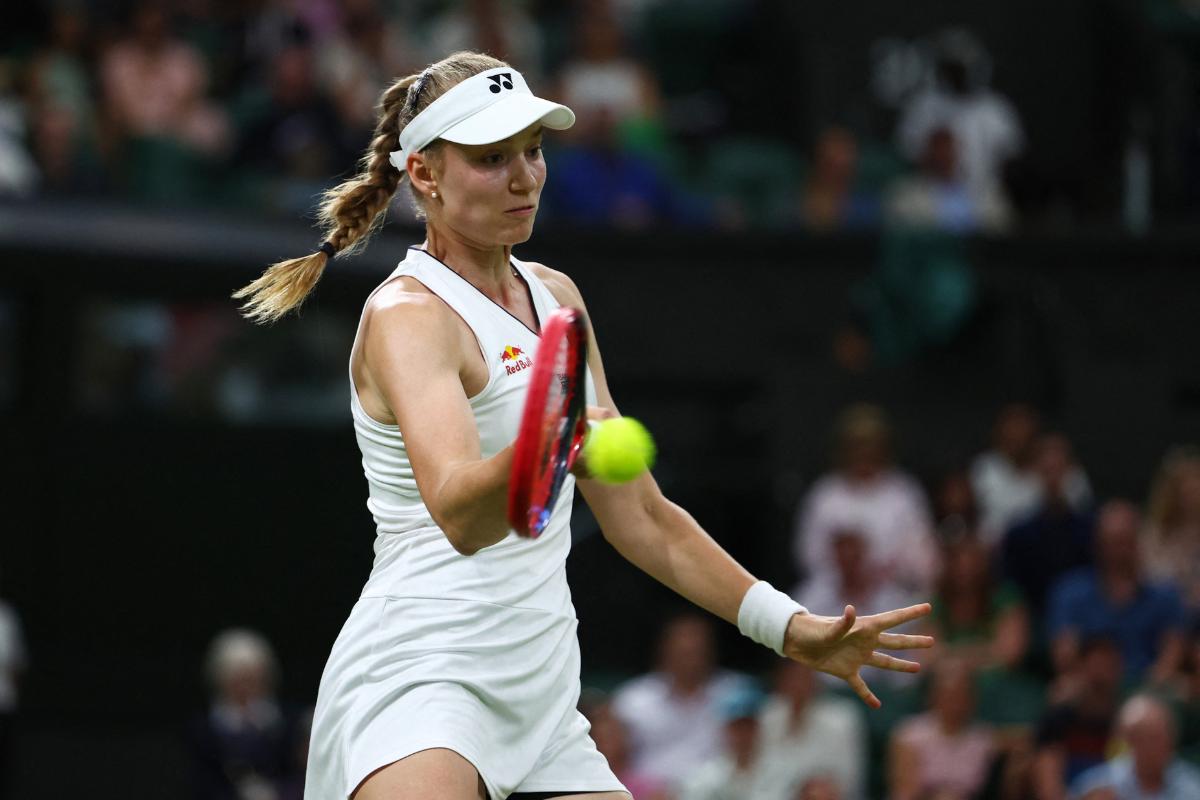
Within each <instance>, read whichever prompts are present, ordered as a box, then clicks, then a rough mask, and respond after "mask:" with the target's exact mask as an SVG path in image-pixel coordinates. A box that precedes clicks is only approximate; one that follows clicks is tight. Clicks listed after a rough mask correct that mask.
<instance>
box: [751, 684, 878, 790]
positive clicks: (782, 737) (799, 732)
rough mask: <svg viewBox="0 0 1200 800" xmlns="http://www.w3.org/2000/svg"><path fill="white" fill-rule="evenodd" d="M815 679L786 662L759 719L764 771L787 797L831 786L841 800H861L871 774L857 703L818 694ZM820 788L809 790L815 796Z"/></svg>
mask: <svg viewBox="0 0 1200 800" xmlns="http://www.w3.org/2000/svg"><path fill="white" fill-rule="evenodd" d="M818 692H819V687H818V684H817V680H816V674H815V673H814V672H813V671H812V670H810V669H808V668H807V667H804V666H801V665H800V664H798V663H796V662H795V661H782V662H780V664H779V666H778V668H777V669H776V672H775V691H774V693H773V694H772V695H771V696H770V697H769V698H768V699H767V701H766V705H765V706H764V708H763V710H762V713H761V714H760V715H759V723H760V726H759V736H760V747H761V751H762V756H761V758H762V760H763V769H764V770H765V771H767V772H769V773H771V774H772V776H777V777H773V778H772V780H771V784H772V785H782V786H787V787H789V789H790V791H789V794H788V797H789V798H790V797H794V796H795V794H796V789H797V788H800V789H801V790H802V791H801V792H800V793H801V795H803V788H804V787H805V786H806V785H808V784H814V787H815V784H816V783H818V782H821V781H828V782H829V783H830V784H832V788H833V790H834V791H835V792H836V795H835V796H837V797H845V798H859V797H862V796H863V795H862V792H863V788H864V787H863V776H864V775H865V774H866V771H867V759H866V744H867V732H866V730H865V726H864V724H863V718H862V715H861V713H860V712H859V710H858V708H857V707H855V705H854V704H853V702H851V701H848V700H845V699H842V698H839V697H834V696H829V695H821V694H819V693H818ZM816 791H817V788H813V789H811V792H816Z"/></svg>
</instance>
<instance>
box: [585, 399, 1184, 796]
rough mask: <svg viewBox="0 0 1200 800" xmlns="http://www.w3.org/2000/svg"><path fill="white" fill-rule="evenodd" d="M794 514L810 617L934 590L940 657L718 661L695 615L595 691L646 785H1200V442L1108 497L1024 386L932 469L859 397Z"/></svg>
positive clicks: (900, 791)
mask: <svg viewBox="0 0 1200 800" xmlns="http://www.w3.org/2000/svg"><path fill="white" fill-rule="evenodd" d="M836 438H837V443H836V455H835V463H834V465H833V468H832V470H831V471H830V472H829V473H828V474H826V475H824V476H822V477H820V478H818V479H817V480H816V481H815V482H814V483H813V484H812V486H811V487H810V488H809V490H808V492H807V495H806V497H805V498H804V500H803V502H802V504H801V506H800V508H799V511H798V514H797V518H796V527H795V538H794V541H795V549H794V555H795V565H796V568H797V573H798V574H799V575H800V576H801V579H800V581H799V582H798V584H797V585H796V586H795V588H794V590H793V592H792V594H793V595H794V596H795V598H796V599H797V600H798V601H800V602H801V603H803V604H804V605H805V606H807V607H808V608H809V609H810V610H811V611H812V612H813V613H817V614H825V615H837V614H840V613H841V611H842V608H843V607H844V605H845V604H846V603H852V604H854V606H855V608H856V609H857V611H858V612H859V613H860V614H872V613H878V612H882V611H885V610H889V609H892V608H896V607H900V606H903V605H907V604H909V603H912V602H920V601H922V600H925V599H929V600H931V601H932V603H933V614H932V615H931V617H930V618H929V619H928V621H927V622H925V623H923V624H913V625H912V626H911V630H912V631H914V632H915V631H920V632H927V633H931V634H933V635H934V636H935V637H937V640H938V644H937V646H936V647H935V648H934V649H933V650H932V651H928V652H927V653H924V654H922V655H921V656H918V658H920V660H921V661H922V662H923V670H922V673H921V674H920V675H908V674H904V673H889V672H883V671H880V670H875V669H866V670H864V677H865V678H866V679H867V681H868V683H869V684H870V685H872V687H873V688H874V689H875V691H876V692H877V693H878V694H879V696H880V697H881V699H883V701H884V707H883V709H881V710H879V711H872V712H867V711H866V710H865V708H864V707H863V706H862V704H861V703H860V702H859V701H858V700H857V699H856V698H854V696H853V695H852V694H850V693H849V692H848V690H846V689H845V687H844V686H840V685H839V682H837V681H834V680H827V679H825V676H821V675H815V674H813V673H812V672H810V671H809V670H807V669H805V668H803V667H801V666H799V665H797V664H794V663H780V664H779V665H778V667H777V668H776V670H775V672H774V673H773V674H771V675H768V676H765V681H762V680H759V679H756V678H755V677H753V676H746V675H739V674H736V673H731V672H727V671H723V670H721V669H720V668H719V667H718V666H717V664H718V657H717V654H716V652H715V639H714V637H713V633H712V630H711V629H710V625H709V622H708V621H706V620H705V619H704V618H701V617H696V616H685V617H681V618H678V619H674V620H672V621H671V622H669V624H668V625H667V626H666V628H665V629H664V632H663V634H662V637H661V640H660V644H659V652H658V662H657V667H656V669H655V671H654V672H651V673H649V674H647V675H643V676H641V677H637V678H634V679H633V680H631V681H629V682H627V683H625V684H623V685H621V686H619V687H617V689H616V690H615V692H614V693H613V694H612V695H611V697H608V698H605V697H599V696H596V697H591V698H585V702H584V707H585V710H586V711H587V713H588V716H589V718H591V719H592V721H593V729H594V730H598V733H597V736H596V741H597V744H598V746H599V747H600V748H601V749H602V750H603V751H604V752H605V753H606V754H607V755H608V756H609V758H610V761H611V763H613V764H614V766H615V767H616V768H617V770H618V774H620V775H622V776H623V778H624V779H625V780H626V782H627V785H628V786H629V787H630V789H631V790H632V791H633V793H634V796H635V798H639V800H640V798H659V799H661V798H672V799H673V800H724V799H725V798H730V799H732V798H755V800H815V799H816V798H822V800H833V798H843V799H847V800H849V799H853V798H866V797H878V798H885V797H886V798H891V799H892V800H927V799H933V798H936V799H937V800H968V799H969V798H1011V799H1012V800H1026V799H1028V798H1033V799H1034V800H1067V798H1072V799H1073V798H1082V799H1085V800H1140V798H1164V799H1166V798H1170V800H1186V799H1187V798H1197V797H1200V694H1198V690H1200V450H1197V449H1194V448H1178V449H1175V450H1172V451H1171V452H1169V453H1168V454H1166V456H1165V457H1164V459H1163V462H1162V465H1161V468H1160V470H1159V472H1158V474H1157V475H1156V476H1154V477H1153V480H1152V481H1151V486H1150V488H1149V492H1148V496H1147V498H1146V499H1145V502H1144V503H1142V502H1135V501H1133V500H1129V499H1124V498H1097V497H1095V495H1094V494H1093V491H1092V488H1091V485H1090V483H1089V480H1088V476H1087V470H1086V468H1085V465H1083V464H1081V463H1080V462H1079V461H1078V459H1077V458H1076V456H1075V454H1074V452H1073V450H1072V447H1071V443H1070V441H1069V440H1068V439H1067V437H1066V436H1064V435H1063V434H1062V433H1061V432H1058V431H1054V430H1048V429H1044V428H1043V426H1042V421H1041V420H1040V418H1039V415H1038V414H1037V412H1036V411H1035V410H1034V409H1032V408H1031V407H1029V406H1026V405H1022V404H1014V405H1010V406H1008V407H1006V408H1004V409H1003V410H1002V411H1001V412H1000V413H999V414H998V417H997V419H996V421H995V426H994V438H993V441H992V443H991V446H990V447H988V448H987V449H986V450H984V451H983V452H980V453H979V454H978V455H977V456H976V457H975V458H974V459H973V460H972V461H971V463H969V464H964V465H963V466H962V468H961V469H958V470H955V471H953V472H951V473H949V474H947V475H945V476H942V477H941V478H940V479H939V480H937V481H935V482H933V483H932V485H931V489H930V490H929V491H926V488H925V484H924V483H922V482H921V481H919V480H917V479H916V478H915V477H914V476H912V475H910V474H908V473H907V472H905V471H904V469H903V468H902V467H901V466H899V464H898V463H897V461H896V459H895V455H894V453H893V452H892V447H891V431H890V428H889V424H888V420H887V418H886V415H885V414H884V412H883V411H882V410H881V409H879V408H877V407H873V406H870V405H856V406H853V407H850V408H848V409H846V410H845V411H844V413H843V414H842V417H841V419H840V421H839V424H838V428H837V437H836Z"/></svg>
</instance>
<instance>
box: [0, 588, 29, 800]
mask: <svg viewBox="0 0 1200 800" xmlns="http://www.w3.org/2000/svg"><path fill="white" fill-rule="evenodd" d="M26 665H27V657H26V654H25V640H24V638H23V637H22V635H21V621H20V619H19V618H18V617H17V612H16V611H15V610H14V609H13V607H12V606H10V605H9V604H8V603H5V602H4V601H2V600H0V798H7V797H8V796H9V794H8V792H9V789H10V788H11V784H12V779H13V778H12V776H13V772H12V764H13V763H14V762H13V760H12V752H13V745H14V743H15V732H14V724H15V723H14V721H15V719H16V713H17V687H18V683H19V681H20V678H21V673H22V672H24V671H25V668H26Z"/></svg>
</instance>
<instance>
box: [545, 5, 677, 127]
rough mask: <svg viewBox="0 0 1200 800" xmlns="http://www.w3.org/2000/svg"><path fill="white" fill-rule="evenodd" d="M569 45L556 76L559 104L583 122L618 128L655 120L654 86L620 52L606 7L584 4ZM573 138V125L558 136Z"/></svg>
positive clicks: (624, 50) (629, 57)
mask: <svg viewBox="0 0 1200 800" xmlns="http://www.w3.org/2000/svg"><path fill="white" fill-rule="evenodd" d="M575 43H576V47H575V54H574V57H573V58H572V59H571V60H569V61H567V62H566V64H564V65H563V67H562V69H561V71H560V77H559V89H558V94H559V95H560V99H561V101H562V102H563V103H565V104H566V105H568V106H570V107H571V109H572V110H573V111H574V112H575V113H576V114H577V115H580V116H582V117H583V118H584V121H585V122H587V121H588V120H595V119H604V120H605V121H606V122H607V123H609V124H612V125H614V126H615V127H617V128H618V129H620V128H621V127H622V126H624V125H625V124H627V123H630V122H638V121H643V120H653V119H655V118H657V117H658V113H659V103H660V99H659V91H658V84H657V82H656V81H655V80H654V76H653V75H652V74H651V73H650V71H649V70H647V69H646V67H645V66H644V65H643V64H642V63H641V62H640V61H639V60H638V59H636V58H634V57H633V56H632V55H631V54H630V53H629V51H628V49H627V48H626V47H625V42H624V41H623V35H622V32H621V28H620V26H619V25H618V23H617V20H616V16H615V12H613V10H612V9H611V8H610V7H609V6H608V5H607V4H606V3H600V2H595V0H592V2H588V3H586V4H584V10H583V11H582V12H581V14H580V16H579V19H578V22H577V25H576V34H575ZM576 133H579V131H578V124H577V125H576V130H574V131H571V132H566V133H565V134H564V135H565V136H567V137H570V136H571V135H572V134H576Z"/></svg>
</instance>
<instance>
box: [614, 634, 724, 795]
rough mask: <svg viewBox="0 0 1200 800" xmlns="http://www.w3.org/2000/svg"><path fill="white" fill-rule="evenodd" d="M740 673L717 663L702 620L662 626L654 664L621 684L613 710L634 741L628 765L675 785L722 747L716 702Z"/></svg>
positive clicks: (712, 645) (717, 752) (654, 778)
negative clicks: (728, 669) (643, 672)
mask: <svg viewBox="0 0 1200 800" xmlns="http://www.w3.org/2000/svg"><path fill="white" fill-rule="evenodd" d="M745 680H746V679H745V678H744V677H742V676H739V675H736V674H734V673H730V672H725V671H723V670H718V669H717V667H716V644H715V642H714V641H713V632H712V627H711V626H710V624H709V622H708V620H707V619H705V618H703V617H699V616H695V615H684V616H680V617H677V618H675V619H673V620H671V621H670V622H669V623H668V624H667V626H666V628H665V629H664V630H663V633H662V636H661V639H660V643H659V648H658V669H657V670H656V671H654V672H652V673H650V674H648V675H643V676H641V677H639V678H634V679H633V680H631V681H629V682H628V683H626V684H625V685H624V686H622V687H620V689H618V691H617V692H616V695H615V697H614V699H613V711H614V712H615V713H616V715H617V717H618V719H620V720H621V722H623V723H624V724H625V727H626V729H627V730H628V731H629V734H630V740H631V743H632V745H633V747H632V750H633V759H632V764H631V767H632V769H633V770H634V771H635V772H637V773H639V774H641V775H645V776H646V777H647V778H648V779H651V780H654V781H658V782H661V783H664V784H666V785H667V786H668V787H669V788H674V787H675V786H677V785H678V784H679V782H680V781H682V780H683V779H684V778H686V777H687V776H689V775H691V774H693V773H694V772H695V771H696V770H697V769H698V768H699V767H700V765H702V764H704V763H705V762H706V761H708V760H709V759H712V758H714V757H716V756H717V755H718V754H719V753H720V752H721V751H722V744H721V741H722V732H721V721H722V720H721V716H720V714H719V712H718V706H717V704H718V702H719V701H720V700H721V698H722V697H724V696H726V695H727V694H729V693H730V692H731V691H733V690H734V689H737V688H738V687H739V686H742V685H743V684H744V682H745Z"/></svg>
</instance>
